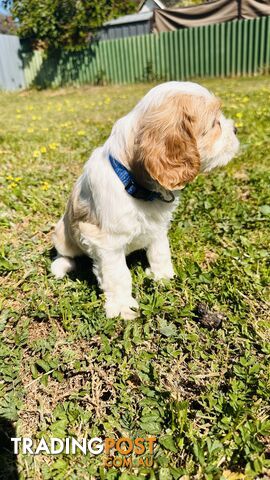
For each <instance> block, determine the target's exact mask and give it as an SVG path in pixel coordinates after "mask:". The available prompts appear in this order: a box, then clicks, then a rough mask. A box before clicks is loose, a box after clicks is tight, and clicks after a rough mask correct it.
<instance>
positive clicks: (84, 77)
mask: <svg viewBox="0 0 270 480" xmlns="http://www.w3.org/2000/svg"><path fill="white" fill-rule="evenodd" d="M22 55H23V59H24V71H25V79H26V84H27V86H30V85H32V84H36V85H39V86H43V87H46V86H60V85H68V84H84V83H91V84H100V83H134V82H141V81H146V80H173V79H176V80H184V79H188V78H192V77H225V76H237V75H253V74H256V73H263V72H269V66H270V17H261V18H257V19H255V20H235V21H232V22H227V23H221V24H216V25H209V26H205V27H197V28H185V29H181V30H177V31H174V32H168V33H161V34H159V35H157V34H150V35H142V36H137V37H129V38H123V39H118V40H107V41H100V42H98V43H92V44H91V46H90V47H89V48H86V49H84V50H83V51H81V52H77V53H68V52H58V53H54V55H50V54H48V55H47V56H45V55H44V54H43V53H42V52H37V51H36V52H28V53H25V52H24V53H23V54H22Z"/></svg>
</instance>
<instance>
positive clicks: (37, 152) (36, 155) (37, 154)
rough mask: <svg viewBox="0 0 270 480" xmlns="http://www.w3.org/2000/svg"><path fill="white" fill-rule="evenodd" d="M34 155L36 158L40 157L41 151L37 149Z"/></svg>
mask: <svg viewBox="0 0 270 480" xmlns="http://www.w3.org/2000/svg"><path fill="white" fill-rule="evenodd" d="M33 157H34V158H38V157H39V151H38V150H35V151H34V152H33Z"/></svg>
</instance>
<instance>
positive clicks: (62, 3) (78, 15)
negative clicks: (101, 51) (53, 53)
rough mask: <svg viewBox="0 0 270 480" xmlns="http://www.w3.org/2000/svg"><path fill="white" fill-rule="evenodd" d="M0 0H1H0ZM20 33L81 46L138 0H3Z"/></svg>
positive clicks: (49, 43) (47, 43) (44, 41)
mask: <svg viewBox="0 0 270 480" xmlns="http://www.w3.org/2000/svg"><path fill="white" fill-rule="evenodd" d="M0 2H1V0H0ZM1 3H2V4H3V6H4V7H5V8H8V7H9V8H10V11H11V14H12V16H13V18H14V19H16V21H18V34H19V35H20V36H21V38H27V39H29V40H32V41H34V42H38V43H41V44H42V45H44V46H45V47H47V48H54V49H56V48H60V47H64V48H66V49H79V48H81V47H82V46H83V45H85V44H86V43H87V41H88V40H89V38H91V35H93V34H94V33H95V31H96V30H97V29H98V28H100V27H101V26H102V24H103V23H104V22H105V21H107V20H109V19H110V18H114V17H117V16H119V15H125V14H128V13H131V12H133V11H134V10H135V9H136V1H135V0H127V1H121V0H2V2H1Z"/></svg>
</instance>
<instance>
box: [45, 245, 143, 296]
mask: <svg viewBox="0 0 270 480" xmlns="http://www.w3.org/2000/svg"><path fill="white" fill-rule="evenodd" d="M56 255H57V252H56V250H55V248H52V249H51V250H50V251H49V258H50V260H51V261H53V260H54V259H55V258H56ZM75 262H76V270H75V271H74V272H70V273H69V274H68V277H69V278H70V279H71V280H74V281H75V280H80V281H82V282H87V284H88V286H89V287H95V288H98V283H97V279H96V276H95V275H94V273H93V260H92V259H91V258H89V257H88V256H87V255H83V256H81V257H76V258H75ZM138 265H140V266H141V267H142V268H143V269H144V270H145V269H146V268H147V267H149V264H148V261H147V257H146V252H145V250H137V251H136V252H133V253H131V254H130V255H128V257H127V266H128V268H129V269H130V268H134V267H138Z"/></svg>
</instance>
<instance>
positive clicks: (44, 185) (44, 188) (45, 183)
mask: <svg viewBox="0 0 270 480" xmlns="http://www.w3.org/2000/svg"><path fill="white" fill-rule="evenodd" d="M49 186H50V185H49V184H48V182H43V183H42V185H41V187H40V188H41V190H43V191H46V190H48V188H49Z"/></svg>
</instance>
